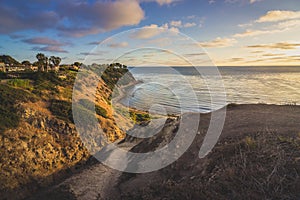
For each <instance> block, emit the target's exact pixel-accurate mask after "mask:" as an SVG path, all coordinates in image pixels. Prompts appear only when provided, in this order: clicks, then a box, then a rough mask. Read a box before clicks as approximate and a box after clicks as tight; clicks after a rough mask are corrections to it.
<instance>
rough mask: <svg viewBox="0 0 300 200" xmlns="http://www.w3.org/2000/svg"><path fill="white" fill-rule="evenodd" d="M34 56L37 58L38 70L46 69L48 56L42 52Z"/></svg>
mask: <svg viewBox="0 0 300 200" xmlns="http://www.w3.org/2000/svg"><path fill="white" fill-rule="evenodd" d="M36 58H37V59H38V71H48V58H47V57H46V56H45V55H44V54H42V53H38V54H36Z"/></svg>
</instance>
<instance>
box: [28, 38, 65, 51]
mask: <svg viewBox="0 0 300 200" xmlns="http://www.w3.org/2000/svg"><path fill="white" fill-rule="evenodd" d="M22 41H23V42H24V43H27V44H32V45H42V47H41V46H39V47H38V46H35V47H33V48H32V50H35V51H48V52H57V53H67V51H66V50H64V49H63V48H62V46H66V45H69V44H70V43H67V42H59V41H57V40H53V39H50V38H47V37H34V38H29V39H24V40H22Z"/></svg>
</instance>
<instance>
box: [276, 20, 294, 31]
mask: <svg viewBox="0 0 300 200" xmlns="http://www.w3.org/2000/svg"><path fill="white" fill-rule="evenodd" d="M276 27H277V28H278V29H290V28H295V27H300V20H288V21H284V22H280V23H278V24H277V25H276Z"/></svg>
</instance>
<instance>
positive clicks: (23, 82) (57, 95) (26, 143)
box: [0, 66, 134, 199]
mask: <svg viewBox="0 0 300 200" xmlns="http://www.w3.org/2000/svg"><path fill="white" fill-rule="evenodd" d="M109 70H110V71H108V72H106V73H105V74H103V76H105V79H102V80H101V81H100V82H99V85H98V91H97V94H96V95H95V99H96V101H95V106H96V108H97V109H98V110H99V112H96V113H97V116H96V117H97V119H98V121H99V123H100V125H101V126H102V128H103V129H104V130H105V134H106V135H107V136H108V138H109V140H110V141H115V140H117V139H121V138H123V137H124V132H123V131H122V130H120V129H119V128H118V127H117V126H116V123H115V121H114V117H113V116H112V115H113V110H112V107H111V105H110V96H111V93H112V90H113V87H112V86H113V84H116V83H117V81H118V79H119V78H120V77H122V76H123V75H124V74H125V73H127V72H128V70H127V69H114V66H111V68H109ZM21 76H22V77H21V78H19V79H13V80H7V79H2V80H1V83H0V92H1V97H0V113H1V114H0V118H1V124H0V145H1V148H0V155H1V157H0V180H1V181H0V194H1V197H0V199H6V198H9V199H11V198H14V199H21V198H24V197H26V196H28V195H29V194H31V193H32V192H36V191H37V190H38V189H41V188H44V187H47V186H49V185H52V184H54V183H57V182H59V181H60V180H62V179H63V178H66V177H68V176H69V175H71V174H72V173H74V172H75V171H77V169H79V168H81V166H82V165H84V164H85V163H86V162H87V160H88V159H89V158H90V154H89V152H88V150H87V149H86V148H85V147H84V145H83V143H82V141H81V138H80V137H79V135H78V133H77V131H76V128H75V125H74V123H73V118H72V109H71V108H72V103H71V100H72V96H71V95H72V87H73V83H74V80H75V77H76V72H72V71H64V72H60V74H55V73H27V74H21ZM62 76H63V78H61V77H62ZM112 77H114V79H113V78H112ZM132 81H134V79H133V77H132ZM116 87H118V86H116ZM118 119H119V120H124V121H126V120H128V119H125V118H124V117H122V116H118ZM93 143H95V144H93ZM96 143H97V142H96V141H91V145H94V146H96V145H97V144H96Z"/></svg>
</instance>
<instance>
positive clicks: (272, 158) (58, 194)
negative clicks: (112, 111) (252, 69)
mask: <svg viewBox="0 0 300 200" xmlns="http://www.w3.org/2000/svg"><path fill="white" fill-rule="evenodd" d="M216 112H218V111H216ZM195 115H198V114H188V115H187V117H188V118H189V119H190V120H193V119H195ZM210 116H211V115H210V114H201V122H200V124H199V129H198V135H197V136H196V138H195V140H194V142H193V143H192V145H191V146H190V148H189V149H188V151H187V152H185V153H184V154H183V156H181V157H180V158H179V159H178V160H177V161H176V162H174V163H173V164H171V165H169V166H167V167H166V168H163V169H161V170H158V171H154V172H150V173H145V174H130V173H122V172H119V171H116V170H113V169H110V168H109V167H106V166H104V165H102V164H101V163H99V164H97V165H94V166H91V167H89V168H87V169H85V170H83V171H82V172H81V173H79V174H76V175H74V176H72V177H71V178H68V179H67V180H65V181H64V182H62V183H61V184H59V185H56V186H54V187H52V188H50V189H47V190H46V191H44V192H41V193H40V194H38V195H37V196H35V197H34V198H33V199H41V198H42V199H130V200H132V199H147V200H148V199H149V200H150V199H151V200H152V199H157V200H159V199H299V198H300V195H299V190H300V177H299V174H300V135H299V133H300V125H299V124H300V123H299V116H300V107H299V106H276V105H229V106H228V107H227V116H226V121H225V126H224V129H223V131H222V135H221V138H220V139H219V141H218V143H217V145H216V147H215V148H214V149H213V151H212V152H211V153H210V154H208V156H206V157H205V158H203V159H199V157H198V153H199V149H200V146H201V144H202V141H203V138H204V135H205V133H206V131H207V128H208V126H209V121H210ZM179 122H180V121H179V120H175V119H173V120H168V122H167V123H166V125H165V127H164V128H163V129H162V131H161V132H159V133H157V134H156V135H155V136H154V137H151V138H149V139H144V140H141V141H140V142H139V143H138V144H137V145H136V146H134V147H133V148H132V149H131V151H133V152H149V151H151V150H156V149H158V148H161V147H162V146H164V145H166V144H167V143H169V141H170V140H171V139H172V138H173V137H174V134H175V133H176V129H177V128H178V125H179V124H180V123H179ZM188 132H189V131H188V130H187V134H188ZM132 142H134V140H132V138H131V137H129V136H128V137H127V138H126V139H125V140H124V141H123V142H121V143H120V144H119V145H120V147H122V146H124V145H125V146H126V143H129V144H130V143H131V144H132ZM78 180H80V181H78Z"/></svg>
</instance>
